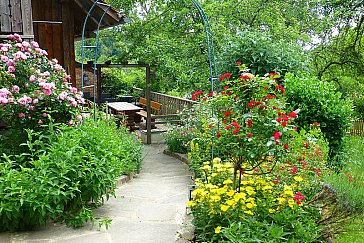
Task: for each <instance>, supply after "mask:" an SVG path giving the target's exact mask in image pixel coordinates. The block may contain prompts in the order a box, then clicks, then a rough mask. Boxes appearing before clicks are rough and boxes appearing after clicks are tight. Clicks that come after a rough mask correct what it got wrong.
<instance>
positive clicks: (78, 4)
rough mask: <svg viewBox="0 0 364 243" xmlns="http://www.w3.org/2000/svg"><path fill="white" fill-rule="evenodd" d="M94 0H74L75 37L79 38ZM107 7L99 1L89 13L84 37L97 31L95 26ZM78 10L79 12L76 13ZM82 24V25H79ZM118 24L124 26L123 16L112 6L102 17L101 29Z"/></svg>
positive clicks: (103, 2)
mask: <svg viewBox="0 0 364 243" xmlns="http://www.w3.org/2000/svg"><path fill="white" fill-rule="evenodd" d="M94 2H95V0H74V1H73V4H74V9H75V13H76V14H75V23H77V24H75V37H81V35H82V28H83V23H84V20H85V18H86V16H87V13H88V11H89V10H90V9H91V7H92V6H93V4H94ZM108 7H109V5H108V4H107V3H106V2H105V1H99V2H98V3H97V4H96V5H95V7H94V9H93V10H92V11H91V13H90V17H89V19H88V21H87V25H86V33H85V35H86V36H90V34H92V32H93V31H95V30H97V26H98V24H99V21H100V19H101V17H102V16H103V14H104V13H105V11H106V10H107V9H108ZM77 9H79V10H80V11H78V10H77ZM79 23H82V24H79ZM119 24H125V21H124V16H122V15H121V14H120V13H119V12H118V11H117V10H116V9H115V8H113V7H112V6H111V7H110V8H109V9H108V11H107V12H106V14H105V15H104V18H103V21H102V23H101V26H100V27H101V29H104V28H108V27H112V26H116V25H119Z"/></svg>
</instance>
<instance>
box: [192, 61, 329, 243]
mask: <svg viewBox="0 0 364 243" xmlns="http://www.w3.org/2000/svg"><path fill="white" fill-rule="evenodd" d="M237 65H238V67H239V68H240V70H241V74H240V76H239V78H237V79H231V76H230V75H229V74H224V75H222V76H221V77H220V79H219V80H220V81H219V89H218V91H215V92H212V93H210V94H212V95H206V96H204V97H203V98H202V97H200V100H205V102H202V103H201V105H200V106H201V108H200V109H199V110H202V111H203V110H213V112H212V113H213V114H214V116H213V117H212V118H210V119H209V118H207V117H203V119H202V121H203V122H204V123H205V125H204V126H203V127H204V128H206V129H209V131H208V134H211V135H213V136H214V137H213V139H212V146H211V148H212V149H213V151H214V154H213V155H214V157H215V159H213V161H212V163H210V162H209V161H208V160H206V158H208V157H207V156H206V153H203V151H202V149H201V148H200V147H199V144H198V143H199V141H198V139H194V140H193V142H192V143H191V152H190V153H189V157H190V160H191V163H190V166H191V164H192V166H194V163H199V164H200V174H199V176H200V178H198V179H197V180H196V185H197V186H198V189H196V191H195V192H193V193H192V195H193V199H192V200H191V201H190V202H189V203H188V204H189V206H191V209H192V213H193V215H194V221H193V223H194V226H195V230H196V235H197V240H201V241H227V240H230V241H236V240H237V239H245V240H246V241H247V242H248V241H249V240H253V239H259V240H261V241H262V242H266V241H267V242H268V241H271V240H273V239H278V238H274V237H275V236H272V235H270V233H269V231H270V230H274V228H279V229H280V230H281V232H280V233H279V234H278V235H279V237H281V238H279V239H281V240H282V239H285V240H287V241H289V240H292V241H297V240H298V239H299V240H303V241H305V242H310V241H314V240H318V239H322V238H321V235H320V234H319V233H318V232H319V230H320V227H319V226H318V224H317V221H318V219H319V218H320V215H319V213H318V210H316V209H313V207H311V205H310V204H311V202H310V201H311V199H312V198H314V196H315V195H316V193H318V192H319V190H320V183H319V182H320V181H321V180H322V179H321V178H322V176H321V174H323V173H324V172H325V169H324V166H325V163H326V161H327V153H328V146H327V144H326V143H325V142H324V140H323V139H322V134H321V131H320V128H319V127H316V126H314V125H312V126H311V129H310V130H309V131H308V132H306V131H305V130H301V131H297V128H296V126H295V125H294V122H295V119H297V118H298V117H299V110H296V111H292V110H286V104H285V98H284V94H285V90H284V85H283V84H281V83H278V78H279V75H278V74H277V73H269V74H267V75H265V76H263V77H261V76H255V75H253V74H251V73H249V72H248V69H247V68H246V67H245V65H242V64H241V63H238V64H237ZM201 98H202V99H201ZM210 151H211V150H209V151H208V152H210ZM210 156H211V154H210ZM216 157H219V159H218V160H219V161H220V158H221V162H219V163H217V164H216V163H215V164H214V161H216V159H217V158H216ZM224 168H225V169H224ZM260 192H262V193H260ZM315 206H316V205H315ZM303 222H304V223H303ZM235 226H237V227H235ZM259 227H261V228H259ZM303 228H304V229H305V230H301V229H303ZM262 232H268V233H267V234H263V233H262ZM273 241H274V240H273ZM249 242H250V241H249Z"/></svg>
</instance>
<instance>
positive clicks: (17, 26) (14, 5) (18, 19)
mask: <svg viewBox="0 0 364 243" xmlns="http://www.w3.org/2000/svg"><path fill="white" fill-rule="evenodd" d="M10 6H11V18H12V21H11V27H12V32H13V33H22V32H23V21H22V12H21V1H20V0H10Z"/></svg>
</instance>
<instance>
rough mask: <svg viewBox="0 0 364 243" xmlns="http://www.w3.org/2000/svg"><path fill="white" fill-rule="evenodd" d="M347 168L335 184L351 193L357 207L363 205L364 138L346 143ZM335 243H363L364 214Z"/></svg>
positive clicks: (353, 139) (349, 225)
mask: <svg viewBox="0 0 364 243" xmlns="http://www.w3.org/2000/svg"><path fill="white" fill-rule="evenodd" d="M347 144H348V148H349V149H348V153H347V155H348V156H347V163H348V165H347V167H346V168H345V170H344V171H345V172H346V173H347V174H346V176H345V177H343V178H341V179H339V178H335V179H336V181H337V184H341V187H342V189H343V190H345V188H346V190H347V191H351V193H349V194H352V195H351V200H353V201H354V200H355V201H356V202H357V205H363V200H364V199H363V198H364V138H363V137H350V138H349V139H348V141H347ZM334 242H337V243H341V242H343V243H345V242H350V243H361V242H364V214H362V215H358V217H357V218H356V219H354V220H353V221H352V222H350V223H349V224H348V225H346V226H345V228H344V232H343V233H342V234H340V235H338V236H337V238H336V239H335V240H334Z"/></svg>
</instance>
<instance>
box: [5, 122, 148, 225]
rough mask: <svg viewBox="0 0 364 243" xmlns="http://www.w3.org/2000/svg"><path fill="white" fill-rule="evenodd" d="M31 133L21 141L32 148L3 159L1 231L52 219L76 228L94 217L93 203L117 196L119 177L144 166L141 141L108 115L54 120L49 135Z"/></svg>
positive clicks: (96, 204)
mask: <svg viewBox="0 0 364 243" xmlns="http://www.w3.org/2000/svg"><path fill="white" fill-rule="evenodd" d="M28 134H29V135H28V141H27V143H26V144H23V145H22V146H27V147H28V150H29V153H22V154H18V155H12V156H8V155H6V154H3V155H2V156H1V158H0V202H1V204H0V229H1V230H19V229H29V228H32V227H33V226H36V225H40V224H44V223H46V222H47V221H49V220H51V219H52V220H66V222H68V224H70V225H73V226H75V227H77V226H81V225H82V224H83V222H84V221H88V220H91V221H94V220H95V218H94V217H93V215H92V208H94V207H97V206H99V205H100V204H101V203H102V202H103V201H104V197H106V198H108V197H109V196H110V195H113V191H114V189H115V182H116V180H117V178H118V177H119V176H120V175H122V174H126V173H130V172H138V171H139V168H140V162H141V145H140V143H139V142H138V141H137V140H136V139H135V138H134V137H131V136H129V134H128V132H127V131H126V130H123V129H121V130H116V125H115V124H111V125H107V122H106V121H103V120H100V121H94V120H92V119H86V120H85V121H84V123H83V124H82V125H79V126H77V127H72V126H67V125H59V126H57V127H56V129H55V127H53V125H52V124H50V125H49V135H44V134H41V133H40V132H32V131H30V130H28ZM24 161H25V162H24ZM24 164H26V166H24Z"/></svg>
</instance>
